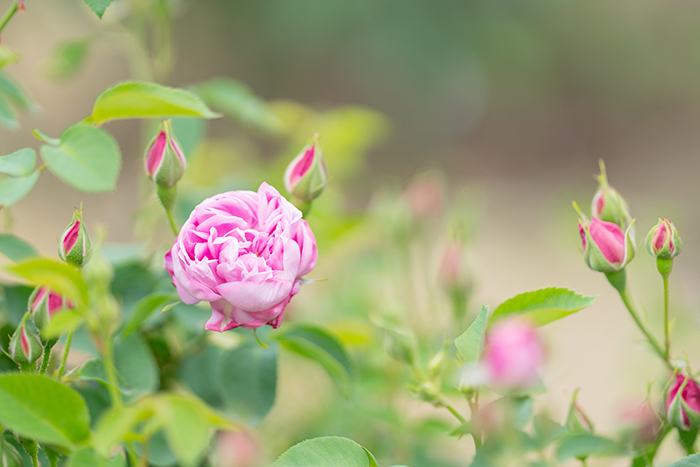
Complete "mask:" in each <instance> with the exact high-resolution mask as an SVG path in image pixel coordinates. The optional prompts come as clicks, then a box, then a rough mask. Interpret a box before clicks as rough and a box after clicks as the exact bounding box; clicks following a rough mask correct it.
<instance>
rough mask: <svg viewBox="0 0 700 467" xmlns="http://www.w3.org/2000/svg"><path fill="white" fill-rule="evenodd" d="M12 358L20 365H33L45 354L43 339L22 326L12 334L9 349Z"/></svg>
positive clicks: (24, 325) (25, 326)
mask: <svg viewBox="0 0 700 467" xmlns="http://www.w3.org/2000/svg"><path fill="white" fill-rule="evenodd" d="M8 353H9V354H10V358H12V360H14V361H15V362H17V363H19V364H21V365H22V364H31V363H34V362H36V361H37V360H39V357H41V354H43V353H44V346H43V345H42V344H41V339H39V336H37V335H36V333H35V332H34V331H32V330H31V329H29V328H28V327H27V325H26V324H21V325H20V326H19V327H18V328H17V329H16V330H15V333H14V334H12V337H11V338H10V345H9V348H8Z"/></svg>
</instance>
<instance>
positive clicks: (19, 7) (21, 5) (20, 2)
mask: <svg viewBox="0 0 700 467" xmlns="http://www.w3.org/2000/svg"><path fill="white" fill-rule="evenodd" d="M24 10H25V9H24V0H18V1H17V11H24Z"/></svg>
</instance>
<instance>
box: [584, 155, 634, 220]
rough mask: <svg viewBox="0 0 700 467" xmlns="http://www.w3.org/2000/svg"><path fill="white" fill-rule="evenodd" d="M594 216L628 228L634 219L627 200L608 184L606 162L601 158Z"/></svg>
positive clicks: (594, 201) (592, 205)
mask: <svg viewBox="0 0 700 467" xmlns="http://www.w3.org/2000/svg"><path fill="white" fill-rule="evenodd" d="M591 212H592V216H593V217H594V218H595V219H600V220H602V221H605V222H612V223H614V224H617V225H618V226H619V227H620V228H623V229H625V228H627V226H628V225H629V223H630V222H631V221H632V217H631V216H630V213H629V207H628V206H627V202H626V201H625V200H624V199H622V197H621V196H620V195H619V194H618V192H617V191H616V190H615V188H613V187H611V186H610V185H609V184H608V178H607V175H606V173H605V164H604V163H603V161H602V159H601V160H600V175H598V190H597V191H596V193H595V195H594V196H593V202H592V203H591Z"/></svg>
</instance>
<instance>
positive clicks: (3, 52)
mask: <svg viewBox="0 0 700 467" xmlns="http://www.w3.org/2000/svg"><path fill="white" fill-rule="evenodd" d="M19 58H20V57H19V54H18V53H17V52H15V51H14V50H12V49H11V48H9V47H7V46H5V45H0V67H4V66H5V65H9V64H11V63H15V62H17V61H18V60H19Z"/></svg>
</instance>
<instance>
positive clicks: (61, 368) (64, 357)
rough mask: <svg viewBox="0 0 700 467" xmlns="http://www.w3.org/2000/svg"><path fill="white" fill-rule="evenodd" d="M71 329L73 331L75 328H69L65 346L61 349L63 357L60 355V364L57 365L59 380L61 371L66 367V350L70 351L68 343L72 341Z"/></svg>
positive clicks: (61, 375) (61, 374)
mask: <svg viewBox="0 0 700 467" xmlns="http://www.w3.org/2000/svg"><path fill="white" fill-rule="evenodd" d="M73 331H75V329H71V330H70V332H69V333H68V337H67V339H66V346H65V347H64V349H63V357H61V366H59V367H58V380H59V381H60V380H61V378H62V377H63V371H64V370H65V369H66V360H68V352H69V351H70V344H71V342H72V341H73Z"/></svg>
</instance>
